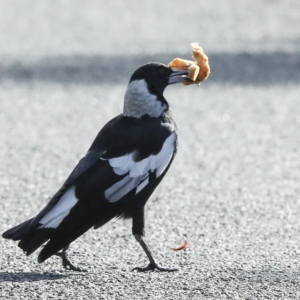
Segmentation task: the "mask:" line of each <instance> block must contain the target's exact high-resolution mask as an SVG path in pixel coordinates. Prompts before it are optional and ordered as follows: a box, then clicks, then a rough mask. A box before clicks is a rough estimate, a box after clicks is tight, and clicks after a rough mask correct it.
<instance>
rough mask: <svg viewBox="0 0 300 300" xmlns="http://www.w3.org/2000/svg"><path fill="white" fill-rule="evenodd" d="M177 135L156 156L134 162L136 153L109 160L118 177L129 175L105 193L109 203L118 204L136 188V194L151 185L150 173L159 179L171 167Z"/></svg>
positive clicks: (167, 140) (167, 141)
mask: <svg viewBox="0 0 300 300" xmlns="http://www.w3.org/2000/svg"><path fill="white" fill-rule="evenodd" d="M175 140H176V136H175V133H172V134H171V135H170V136H169V137H168V138H167V139H166V141H165V142H164V144H163V147H162V149H161V150H160V152H159V153H158V154H156V155H150V156H149V157H146V158H145V159H143V160H141V161H138V162H136V161H134V159H133V157H134V152H133V153H130V154H126V155H124V156H120V157H116V158H111V159H109V160H108V162H109V164H110V165H111V167H112V168H113V170H114V172H115V173H116V174H118V175H125V174H127V175H126V176H125V177H124V178H123V179H122V180H120V181H118V182H117V183H115V184H113V185H112V186H111V187H110V188H108V189H107V190H106V191H105V198H106V199H107V200H108V201H109V202H116V201H118V200H120V199H121V198H122V197H124V196H125V195H126V194H127V193H129V192H130V191H131V190H133V189H134V188H137V189H136V194H137V193H139V192H140V191H141V190H142V189H144V188H145V187H146V186H147V184H148V183H149V178H148V177H149V172H154V171H155V175H156V177H159V176H160V175H161V174H162V173H163V172H164V170H165V169H166V168H167V166H168V165H169V163H170V161H171V159H172V156H173V154H174V149H175Z"/></svg>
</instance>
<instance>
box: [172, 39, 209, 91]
mask: <svg viewBox="0 0 300 300" xmlns="http://www.w3.org/2000/svg"><path fill="white" fill-rule="evenodd" d="M191 46H192V48H193V51H192V57H193V59H194V60H195V61H191V60H185V59H182V58H175V59H173V60H172V61H171V62H170V63H169V65H168V66H169V67H170V68H178V69H182V70H187V71H188V75H187V76H186V77H188V78H189V79H191V80H192V82H184V83H183V84H184V85H189V84H193V83H196V84H199V83H200V82H202V81H204V80H206V79H207V77H208V76H209V73H210V67H209V63H208V57H207V55H206V54H205V53H204V52H203V49H202V48H201V47H200V46H199V45H198V44H196V43H193V44H191Z"/></svg>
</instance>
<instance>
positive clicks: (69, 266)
mask: <svg viewBox="0 0 300 300" xmlns="http://www.w3.org/2000/svg"><path fill="white" fill-rule="evenodd" d="M55 255H57V256H59V257H61V259H62V265H63V267H64V268H65V269H66V270H72V271H77V272H86V271H85V270H83V269H81V268H79V267H76V266H75V265H73V264H72V262H71V261H70V260H69V258H68V256H67V253H66V252H58V253H56V254H55Z"/></svg>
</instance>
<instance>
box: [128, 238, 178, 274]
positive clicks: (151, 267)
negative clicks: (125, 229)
mask: <svg viewBox="0 0 300 300" xmlns="http://www.w3.org/2000/svg"><path fill="white" fill-rule="evenodd" d="M134 237H135V239H136V240H137V241H138V242H139V244H140V245H141V246H142V248H143V250H144V251H145V253H146V255H147V257H148V259H149V261H150V263H149V265H148V266H147V267H145V268H139V267H136V268H134V269H132V271H135V270H136V271H138V272H147V271H154V270H158V271H165V272H174V271H178V269H169V268H162V267H160V266H159V265H158V264H157V263H156V262H155V260H154V258H153V256H152V254H151V251H150V249H149V247H148V246H147V244H146V243H145V242H144V240H143V239H142V237H141V236H140V235H137V234H136V235H134Z"/></svg>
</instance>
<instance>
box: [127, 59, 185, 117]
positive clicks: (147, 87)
mask: <svg viewBox="0 0 300 300" xmlns="http://www.w3.org/2000/svg"><path fill="white" fill-rule="evenodd" d="M187 74H188V73H187V71H184V70H179V69H172V68H169V67H168V66H166V65H164V64H160V63H149V64H146V65H144V66H142V67H140V68H138V69H137V70H136V71H135V72H134V73H133V74H132V76H131V78H130V81H129V84H128V87H127V90H126V93H125V99H124V110H123V115H124V116H128V117H135V118H141V117H142V116H143V115H149V116H150V117H159V116H160V115H161V114H162V113H163V112H164V111H166V110H167V109H168V103H167V101H166V99H165V98H164V97H163V92H164V90H165V88H166V87H167V86H168V85H169V84H174V83H179V82H187V81H190V79H188V78H186V77H183V75H187Z"/></svg>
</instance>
